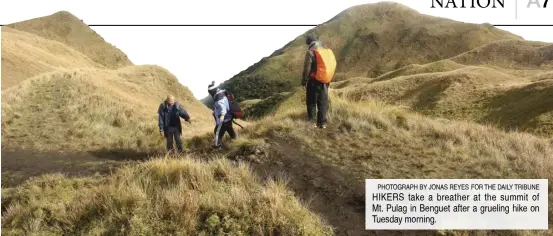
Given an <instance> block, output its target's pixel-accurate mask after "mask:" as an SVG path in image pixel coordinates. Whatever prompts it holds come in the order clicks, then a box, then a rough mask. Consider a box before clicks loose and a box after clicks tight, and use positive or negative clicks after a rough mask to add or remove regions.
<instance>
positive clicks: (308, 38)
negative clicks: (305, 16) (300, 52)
mask: <svg viewBox="0 0 553 236" xmlns="http://www.w3.org/2000/svg"><path fill="white" fill-rule="evenodd" d="M317 40H318V39H317V36H315V35H313V34H312V35H309V36H307V39H306V40H305V44H307V45H311V43H313V42H315V41H317Z"/></svg>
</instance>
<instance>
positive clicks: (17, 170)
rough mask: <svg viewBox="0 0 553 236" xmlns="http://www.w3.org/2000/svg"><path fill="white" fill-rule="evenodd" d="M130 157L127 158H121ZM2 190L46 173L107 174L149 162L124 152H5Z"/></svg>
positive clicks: (69, 174)
mask: <svg viewBox="0 0 553 236" xmlns="http://www.w3.org/2000/svg"><path fill="white" fill-rule="evenodd" d="M122 156H126V157H127V158H124V159H123V158H121V157H122ZM129 157H130V158H129ZM1 159H2V187H14V186H17V185H19V184H21V183H22V182H23V181H25V180H27V179H29V178H31V177H34V176H39V175H42V174H49V173H62V174H65V175H67V176H91V175H95V174H100V175H106V174H109V173H111V172H112V171H113V170H115V169H116V168H117V167H119V166H121V165H123V164H128V163H133V162H137V161H140V160H143V159H146V156H145V154H140V153H127V155H123V154H122V153H121V152H106V151H97V152H69V153H67V152H66V153H60V152H46V153H44V152H38V151H30V150H9V151H8V150H2V156H1Z"/></svg>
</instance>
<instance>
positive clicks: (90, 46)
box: [6, 11, 132, 69]
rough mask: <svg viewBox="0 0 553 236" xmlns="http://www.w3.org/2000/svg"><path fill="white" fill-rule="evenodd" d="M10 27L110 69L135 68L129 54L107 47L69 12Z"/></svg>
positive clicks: (104, 42) (102, 40) (103, 41)
mask: <svg viewBox="0 0 553 236" xmlns="http://www.w3.org/2000/svg"><path fill="white" fill-rule="evenodd" d="M6 27H10V28H13V29H17V30H20V31H25V32H28V33H32V34H35V35H38V36H40V37H42V38H45V39H50V40H55V41H59V42H61V43H63V44H65V45H67V46H69V47H72V48H73V49H75V50H76V51H79V52H81V53H82V54H84V55H86V56H87V57H88V58H90V59H91V60H92V61H94V62H96V63H98V64H101V65H103V66H106V67H108V68H110V69H116V68H120V67H123V66H129V65H132V62H131V61H130V60H129V58H127V55H125V53H123V52H122V51H121V50H119V49H117V48H115V47H114V46H113V45H111V44H109V43H107V42H106V41H105V40H104V39H103V38H102V37H101V36H100V35H98V34H97V33H96V32H95V31H94V30H92V29H91V28H90V27H88V25H86V24H85V23H84V22H83V21H82V20H80V19H79V18H77V17H75V16H74V15H72V14H71V13H69V12H66V11H60V12H57V13H55V14H52V15H50V16H45V17H39V18H35V19H31V20H26V21H22V22H18V23H14V24H9V25H6Z"/></svg>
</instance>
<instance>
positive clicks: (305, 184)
mask: <svg viewBox="0 0 553 236" xmlns="http://www.w3.org/2000/svg"><path fill="white" fill-rule="evenodd" d="M279 99H280V102H278V103H276V105H273V108H274V110H273V112H274V113H271V114H268V115H265V117H264V118H262V119H261V120H259V121H258V122H256V123H255V124H254V125H252V126H249V127H248V129H247V130H245V131H244V132H242V133H241V136H240V138H239V140H238V141H237V142H235V143H232V144H230V145H229V147H228V149H229V151H226V152H225V153H227V157H228V158H230V159H232V160H241V161H249V162H250V163H252V166H253V167H254V168H255V169H257V171H258V173H260V174H263V175H274V176H282V175H285V176H286V177H287V179H289V180H290V186H291V188H292V189H293V190H294V191H295V192H296V193H298V194H299V196H300V197H301V198H304V199H312V200H311V204H310V206H311V209H312V210H313V211H315V212H317V213H320V214H322V215H323V216H325V217H326V218H327V219H328V221H329V223H330V224H332V225H333V226H334V227H336V234H337V235H452V236H461V235H477V234H482V235H497V236H499V235H501V236H514V235H517V236H523V235H524V236H528V235H536V236H538V235H550V234H551V233H553V232H552V230H551V229H550V230H549V231H547V232H544V231H479V232H476V231H460V230H456V231H443V230H442V231H409V232H405V231H404V232H395V231H382V232H373V231H366V230H365V229H364V220H365V218H364V213H365V211H364V207H365V205H364V204H365V202H364V197H365V195H364V193H365V189H364V184H365V179H371V178H376V179H380V178H385V179H419V178H422V179H427V178H429V179H432V178H437V179H450V178H451V179H457V178H461V179H470V178H474V179H496V178H497V179H509V178H513V179H516V178H522V179H549V181H551V180H552V179H553V172H552V170H553V155H551V153H553V140H552V139H550V138H549V139H547V138H540V137H536V136H533V135H530V134H525V133H518V132H504V131H501V130H499V129H497V128H494V127H490V126H482V125H477V124H473V123H469V122H459V121H452V120H447V119H433V118H428V117H425V116H421V115H419V114H416V113H413V112H410V111H408V109H404V108H400V107H397V106H389V105H386V104H384V103H382V102H375V101H359V102H352V101H351V100H349V99H348V98H347V97H344V96H342V95H339V94H337V93H335V90H332V91H331V101H332V103H331V106H330V110H329V114H328V118H329V126H328V128H327V129H325V130H320V129H314V128H313V127H312V126H311V125H310V124H309V123H307V122H305V116H306V114H305V108H304V105H303V104H304V102H305V100H304V91H303V90H301V89H297V90H296V91H293V92H291V93H289V94H283V95H281V97H280V98H279ZM257 102H258V103H259V102H263V101H257ZM256 104H257V103H256ZM208 143H209V137H204V138H203V139H202V138H196V139H195V142H194V145H192V146H193V147H194V148H195V149H198V148H202V149H200V150H196V152H199V153H201V152H207V153H208V154H207V155H211V153H213V152H212V151H210V149H209V148H208V147H209V146H208ZM214 153H218V152H214ZM283 173H285V174H283ZM548 197H549V222H550V224H551V222H553V221H551V220H552V219H553V218H552V217H553V208H552V207H551V206H552V204H553V201H551V200H553V194H552V193H550V194H549V196H548ZM337 209H340V210H337ZM344 219H348V220H347V221H346V220H344ZM550 228H551V227H550Z"/></svg>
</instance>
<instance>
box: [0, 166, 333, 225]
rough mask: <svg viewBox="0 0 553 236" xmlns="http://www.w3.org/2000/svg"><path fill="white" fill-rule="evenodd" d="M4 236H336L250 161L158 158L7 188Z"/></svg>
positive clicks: (278, 183)
mask: <svg viewBox="0 0 553 236" xmlns="http://www.w3.org/2000/svg"><path fill="white" fill-rule="evenodd" d="M2 205H3V206H7V207H6V210H5V212H4V213H3V214H2V233H3V235H4V234H5V235H23V234H24V235H61V234H63V235H331V234H332V229H331V228H330V227H328V226H327V225H325V223H324V222H323V221H322V220H321V219H320V218H319V217H318V216H317V215H315V214H313V213H310V212H309V211H307V210H306V209H305V207H304V206H303V205H302V204H301V203H300V202H298V200H297V199H296V198H295V197H294V194H293V193H292V192H290V191H289V190H287V189H286V187H285V184H284V183H283V182H281V181H268V182H265V183H263V184H259V182H258V181H257V180H256V178H255V177H254V176H252V174H251V173H250V170H249V169H248V167H247V166H246V165H241V164H240V165H238V166H234V165H232V164H231V163H230V162H229V161H226V160H224V159H222V160H221V159H220V160H217V161H211V162H206V163H202V162H198V161H194V160H191V159H190V158H189V157H184V158H183V159H179V160H176V159H155V160H152V161H149V162H145V163H143V164H140V165H135V166H132V167H125V168H122V169H120V170H118V171H117V173H115V174H114V175H113V176H111V177H108V178H105V179H101V178H97V179H69V178H66V177H64V176H62V175H46V176H42V177H40V178H36V179H33V180H31V181H28V182H26V183H25V184H23V185H22V186H20V187H17V188H13V189H5V190H2Z"/></svg>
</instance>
